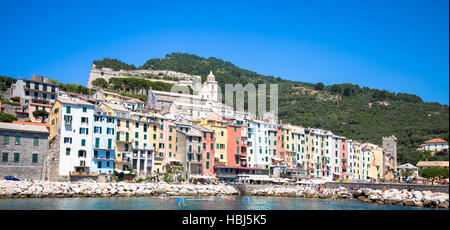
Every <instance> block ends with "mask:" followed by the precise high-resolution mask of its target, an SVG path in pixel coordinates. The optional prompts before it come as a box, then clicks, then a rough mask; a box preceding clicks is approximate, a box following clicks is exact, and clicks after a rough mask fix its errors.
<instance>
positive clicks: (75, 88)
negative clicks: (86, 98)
mask: <svg viewBox="0 0 450 230" xmlns="http://www.w3.org/2000/svg"><path fill="white" fill-rule="evenodd" d="M49 82H50V83H52V84H56V85H58V86H59V89H60V90H62V91H64V92H68V93H80V94H89V95H92V94H94V93H95V91H93V90H90V89H88V88H87V87H85V86H82V85H78V84H75V83H72V84H65V83H62V82H58V81H57V80H54V79H50V81H49Z"/></svg>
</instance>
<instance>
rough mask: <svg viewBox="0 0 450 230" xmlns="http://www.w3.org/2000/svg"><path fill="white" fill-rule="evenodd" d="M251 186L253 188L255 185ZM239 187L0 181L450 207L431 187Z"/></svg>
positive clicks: (39, 194)
mask: <svg viewBox="0 0 450 230" xmlns="http://www.w3.org/2000/svg"><path fill="white" fill-rule="evenodd" d="M241 186H242V185H241ZM243 186H246V185H243ZM247 186H248V187H250V188H251V185H247ZM239 190H240V189H237V188H236V187H235V186H233V185H224V184H220V185H212V184H209V185H203V184H163V183H123V182H121V183H97V182H26V181H0V199H16V198H83V197H86V198H102V197H159V196H161V195H163V196H167V197H172V196H187V197H189V196H191V197H192V196H239V195H245V196H273V197H296V198H309V199H355V200H360V201H362V202H368V203H377V204H390V205H401V206H417V207H429V208H444V209H448V208H449V194H447V193H440V192H435V193H433V192H431V191H408V190H406V189H403V190H397V189H388V190H376V189H370V188H361V189H353V190H350V189H347V188H344V187H339V188H320V189H317V188H312V187H309V186H295V187H293V186H283V185H281V186H270V187H267V186H265V187H263V188H253V189H252V190H251V191H249V192H240V191H239Z"/></svg>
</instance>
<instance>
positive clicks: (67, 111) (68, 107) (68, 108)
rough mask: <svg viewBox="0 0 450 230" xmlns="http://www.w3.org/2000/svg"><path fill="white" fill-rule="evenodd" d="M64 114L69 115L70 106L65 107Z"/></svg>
mask: <svg viewBox="0 0 450 230" xmlns="http://www.w3.org/2000/svg"><path fill="white" fill-rule="evenodd" d="M66 113H67V114H70V106H67V107H66Z"/></svg>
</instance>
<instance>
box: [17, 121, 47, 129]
mask: <svg viewBox="0 0 450 230" xmlns="http://www.w3.org/2000/svg"><path fill="white" fill-rule="evenodd" d="M13 124H22V125H37V126H45V127H47V128H50V124H45V123H37V122H26V121H13Z"/></svg>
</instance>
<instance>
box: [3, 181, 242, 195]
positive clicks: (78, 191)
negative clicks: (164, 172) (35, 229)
mask: <svg viewBox="0 0 450 230" xmlns="http://www.w3.org/2000/svg"><path fill="white" fill-rule="evenodd" d="M162 194H164V195H167V196H218V195H237V194H238V191H237V190H235V189H234V188H233V187H231V186H229V185H193V184H158V183H123V182H120V183H97V182H76V183H73V182H72V183H71V182H26V181H5V180H2V181H0V199H1V198H27V197H29V198H42V197H60V198H67V197H127V196H128V197H131V196H133V197H134V196H158V195H162Z"/></svg>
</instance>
